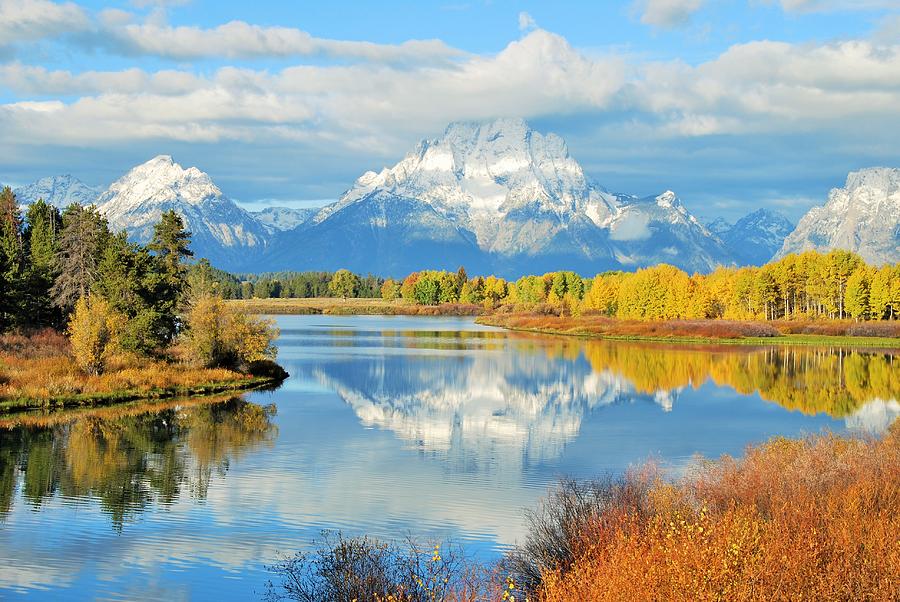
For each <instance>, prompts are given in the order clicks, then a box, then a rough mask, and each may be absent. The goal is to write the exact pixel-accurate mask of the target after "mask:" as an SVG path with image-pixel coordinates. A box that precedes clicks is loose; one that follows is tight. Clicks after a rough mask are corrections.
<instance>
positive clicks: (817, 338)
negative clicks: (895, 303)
mask: <svg viewBox="0 0 900 602" xmlns="http://www.w3.org/2000/svg"><path fill="white" fill-rule="evenodd" d="M479 322H481V323H484V324H489V325H492V326H499V327H502V328H510V329H514V330H527V331H535V332H544V333H554V334H566V335H579V336H593V337H607V338H624V339H669V338H671V339H694V340H722V341H727V340H740V339H753V340H755V339H773V341H774V340H778V339H780V340H779V342H797V343H804V342H809V343H816V342H828V341H827V338H829V337H830V338H831V339H835V340H836V339H837V338H840V339H841V341H840V342H847V343H854V342H857V341H858V342H860V343H865V344H871V345H885V344H886V345H888V346H894V345H896V344H897V343H900V322H877V323H876V322H849V321H799V320H798V321H773V322H759V321H731V320H667V321H658V322H653V321H641V320H620V319H617V318H608V317H605V316H596V315H582V316H558V315H548V314H546V313H535V312H529V313H494V314H491V315H488V316H482V317H481V318H479Z"/></svg>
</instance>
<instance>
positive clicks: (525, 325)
mask: <svg viewBox="0 0 900 602" xmlns="http://www.w3.org/2000/svg"><path fill="white" fill-rule="evenodd" d="M226 303H227V304H228V305H230V306H233V307H235V308H236V309H237V310H238V311H242V312H247V313H251V314H265V315H384V316H473V317H476V322H477V323H478V324H483V325H485V326H494V327H497V328H503V329H506V330H511V331H520V332H531V333H536V334H547V335H562V336H576V337H583V338H595V339H608V340H630V341H654V342H663V343H666V342H668V343H713V344H744V345H773V344H775V345H826V346H827V345H841V346H854V347H876V348H900V321H898V320H893V321H881V322H855V321H852V320H800V319H798V320H774V321H768V322H765V321H760V320H665V321H660V320H622V319H619V318H610V317H607V316H602V315H595V314H588V315H580V316H560V315H556V314H555V313H536V312H527V311H524V312H517V311H515V309H514V308H511V307H508V306H501V307H498V308H496V309H494V310H488V309H486V308H485V307H484V305H477V304H464V303H446V304H440V305H418V304H416V303H411V302H409V301H405V300H403V299H391V300H385V299H365V298H348V299H340V298H334V297H314V298H295V299H289V298H276V299H231V300H228V301H226Z"/></svg>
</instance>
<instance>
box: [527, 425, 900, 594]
mask: <svg viewBox="0 0 900 602" xmlns="http://www.w3.org/2000/svg"><path fill="white" fill-rule="evenodd" d="M626 485H630V486H629V487H626V486H624V485H622V484H619V485H616V486H615V487H610V488H607V489H606V492H607V495H606V497H605V499H604V503H603V504H602V510H601V511H599V512H596V513H594V514H593V515H592V516H590V517H589V518H588V519H587V520H584V521H583V525H584V526H583V527H582V528H580V529H578V530H577V532H576V533H575V534H573V535H572V536H571V537H570V538H569V540H568V541H567V542H566V545H567V546H568V547H569V549H570V550H571V551H572V558H574V560H573V561H572V562H570V563H568V564H567V565H566V566H557V567H554V568H552V569H549V570H546V571H544V572H543V574H542V576H541V577H542V585H541V586H540V587H539V589H538V591H537V594H538V595H537V596H536V599H537V600H541V601H543V602H563V601H569V600H598V601H600V600H676V601H677V600H685V601H687V600H691V601H694V600H885V601H887V600H897V599H900V536H898V534H900V423H898V424H895V425H894V427H893V428H892V429H891V430H890V431H889V432H888V433H887V434H886V435H885V437H884V438H883V439H882V440H880V441H876V440H868V441H865V440H857V439H845V438H840V437H836V436H830V435H827V436H819V437H812V438H808V439H803V440H790V439H783V438H776V439H773V440H771V441H770V442H768V443H766V444H764V445H761V446H758V447H754V448H751V449H749V450H748V451H747V453H746V456H745V457H744V458H743V459H740V460H735V459H732V458H728V457H726V458H723V459H721V460H719V461H715V462H710V463H706V464H703V465H700V466H699V467H698V468H697V469H696V470H695V471H694V472H693V473H691V474H690V475H689V476H688V477H686V478H684V479H683V480H682V481H680V482H676V483H674V484H673V483H667V482H665V481H663V480H659V479H657V478H655V477H653V476H652V473H650V476H648V473H643V474H633V475H631V476H630V477H628V479H627V481H626ZM635 491H638V492H640V494H639V495H635V494H634V492H635Z"/></svg>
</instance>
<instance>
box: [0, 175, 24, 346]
mask: <svg viewBox="0 0 900 602" xmlns="http://www.w3.org/2000/svg"><path fill="white" fill-rule="evenodd" d="M25 285H26V261H25V253H24V248H23V244H22V215H21V212H20V211H19V205H18V203H17V202H16V195H15V194H13V191H12V189H10V187H9V186H6V187H5V188H3V190H2V191H0V331H2V330H6V329H7V328H9V327H10V326H12V325H14V324H18V323H21V322H22V321H23V319H24V316H25V311H24V310H25V307H26V302H25V297H26V286H25Z"/></svg>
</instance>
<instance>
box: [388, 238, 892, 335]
mask: <svg viewBox="0 0 900 602" xmlns="http://www.w3.org/2000/svg"><path fill="white" fill-rule="evenodd" d="M382 297H383V298H384V299H398V298H401V299H405V300H407V301H409V302H412V303H417V304H422V305H436V304H441V303H468V304H473V303H474V304H483V305H485V306H486V307H488V308H496V307H498V306H510V307H513V308H516V309H521V310H538V311H550V312H556V313H568V314H576V315H577V314H580V313H593V314H600V315H606V316H610V317H617V318H624V319H642V320H668V319H718V318H723V319H731V320H760V319H761V320H776V319H793V318H828V319H855V320H893V319H897V318H898V317H900V264H897V265H884V266H880V267H877V266H871V265H868V264H866V263H865V262H864V261H863V260H862V258H861V257H860V256H859V255H857V254H855V253H851V252H849V251H842V250H835V251H831V252H829V253H818V252H814V251H810V252H805V253H800V254H792V255H788V256H786V257H784V258H783V259H780V260H778V261H774V262H770V263H768V264H766V265H764V266H761V267H740V268H736V267H720V268H718V269H716V270H715V271H713V272H712V273H710V274H693V275H690V274H688V273H686V272H684V271H682V270H680V269H678V268H676V267H674V266H671V265H666V264H661V265H657V266H653V267H648V268H644V269H639V270H637V271H635V272H622V271H613V272H604V273H601V274H597V275H596V276H594V277H593V278H583V277H581V276H580V275H578V274H576V273H575V272H569V271H561V272H550V273H547V274H543V275H541V276H523V277H521V278H519V279H518V280H515V281H512V280H505V279H503V278H499V277H496V276H488V277H482V276H476V277H474V278H469V277H468V276H467V274H466V272H465V269H463V268H460V269H459V270H458V271H457V272H449V271H430V270H426V271H421V272H414V273H412V274H410V275H408V276H407V277H406V278H404V279H403V280H393V279H388V280H385V281H384V283H383V284H382Z"/></svg>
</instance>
